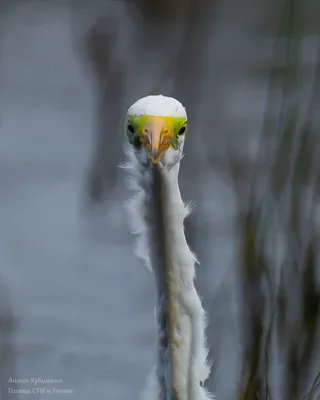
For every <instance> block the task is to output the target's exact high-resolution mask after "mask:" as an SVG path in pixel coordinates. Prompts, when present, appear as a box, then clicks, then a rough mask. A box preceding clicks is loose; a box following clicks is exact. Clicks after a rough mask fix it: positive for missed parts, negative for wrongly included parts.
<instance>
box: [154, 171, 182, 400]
mask: <svg viewBox="0 0 320 400" xmlns="http://www.w3.org/2000/svg"><path fill="white" fill-rule="evenodd" d="M166 173H170V172H168V171H167V170H164V169H163V168H162V167H161V166H160V165H159V164H154V165H152V188H151V191H152V203H153V206H154V211H155V214H154V222H155V223H154V232H150V233H151V236H152V238H151V240H152V243H153V248H154V251H153V254H154V260H152V261H151V262H152V264H153V270H154V274H155V278H156V285H157V295H158V302H159V301H160V302H161V307H160V308H159V311H158V323H159V325H160V330H161V331H162V332H164V333H165V338H164V340H162V342H161V343H159V346H160V347H162V349H159V351H160V352H161V353H162V354H164V353H166V354H169V360H167V361H168V362H169V366H170V376H171V379H170V382H165V384H166V392H167V397H166V398H170V399H172V400H179V399H178V396H177V394H175V393H177V388H176V387H175V383H176V382H178V379H176V377H175V376H176V374H177V373H178V370H179V366H178V362H179V359H178V356H177V354H176V351H177V349H178V347H179V343H178V339H177V333H178V332H179V330H180V328H179V311H178V302H177V301H176V300H177V295H178V293H179V287H178V286H179V284H180V280H179V276H177V275H176V274H177V271H176V269H175V266H174V264H173V261H174V260H172V257H171V254H170V246H169V243H168V237H169V235H168V229H170V226H169V224H168V222H169V221H168V216H169V213H168V209H167V208H166V207H168V190H169V188H168V184H167V183H168V182H167V181H166V179H165V174H166ZM172 173H173V172H172ZM163 362H164V363H166V361H165V360H163ZM163 380H164V381H165V377H163Z"/></svg>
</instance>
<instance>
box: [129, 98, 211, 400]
mask: <svg viewBox="0 0 320 400" xmlns="http://www.w3.org/2000/svg"><path fill="white" fill-rule="evenodd" d="M186 134H187V112H186V109H185V107H184V106H183V105H182V104H181V103H180V102H179V101H178V100H176V99H174V98H172V97H167V96H163V95H150V96H147V97H144V98H141V99H139V100H138V101H136V102H135V103H134V104H133V105H132V106H131V107H130V108H129V109H128V111H127V116H126V121H125V137H126V149H125V152H126V155H127V162H126V164H125V165H124V166H123V167H124V168H125V169H126V171H127V172H128V174H129V179H128V182H129V189H130V190H132V191H133V196H132V198H131V199H130V200H129V201H128V204H127V206H128V209H129V216H130V217H131V228H132V233H133V234H136V235H137V241H136V247H135V251H136V254H137V256H138V257H139V258H140V259H141V260H142V261H143V262H144V264H145V265H146V267H147V268H148V269H149V270H151V271H152V272H153V276H154V282H155V298H156V306H155V322H156V333H157V352H156V362H155V366H154V367H153V369H152V370H151V373H150V374H149V376H148V377H147V380H146V383H145V385H144V388H143V390H142V393H141V399H142V400H207V399H213V398H214V397H213V395H212V394H211V393H209V392H208V390H207V389H206V388H205V387H204V383H205V381H206V380H207V379H208V377H209V375H210V372H211V364H210V363H209V361H208V347H207V343H206V334H205V329H206V315H205V311H204V309H203V307H202V303H201V300H200V298H199V295H198V293H197V290H196V288H195V285H194V280H195V266H196V264H198V261H197V258H196V256H195V254H194V253H193V252H192V251H191V250H190V248H189V246H188V243H187V241H186V237H185V233H184V219H185V218H186V217H187V216H188V215H189V214H190V212H191V211H192V206H191V204H185V203H184V202H183V200H182V198H181V194H180V189H179V182H178V175H179V168H180V161H181V159H182V158H183V146H184V141H185V137H186Z"/></svg>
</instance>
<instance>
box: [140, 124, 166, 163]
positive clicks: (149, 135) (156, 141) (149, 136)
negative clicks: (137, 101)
mask: <svg viewBox="0 0 320 400" xmlns="http://www.w3.org/2000/svg"><path fill="white" fill-rule="evenodd" d="M170 143H171V131H170V129H169V128H168V126H167V124H166V121H165V120H164V119H163V118H161V117H149V118H148V120H147V122H146V123H145V125H144V127H143V137H142V144H143V146H144V147H145V149H146V150H147V152H148V154H149V156H150V159H151V161H152V162H153V163H154V164H157V163H158V162H159V160H160V158H161V156H162V155H163V154H164V153H165V152H166V151H167V150H168V148H169V147H170Z"/></svg>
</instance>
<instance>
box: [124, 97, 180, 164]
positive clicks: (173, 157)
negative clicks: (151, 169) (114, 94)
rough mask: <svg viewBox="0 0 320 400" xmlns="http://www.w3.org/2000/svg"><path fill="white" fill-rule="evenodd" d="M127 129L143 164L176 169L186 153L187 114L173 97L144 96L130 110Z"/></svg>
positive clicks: (136, 153)
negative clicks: (174, 166) (159, 164)
mask: <svg viewBox="0 0 320 400" xmlns="http://www.w3.org/2000/svg"><path fill="white" fill-rule="evenodd" d="M125 130H126V137H127V139H128V141H129V143H130V145H131V146H132V147H133V151H134V153H135V155H136V157H137V159H138V161H139V162H140V163H142V164H149V162H150V161H151V162H153V163H154V164H157V163H159V162H160V163H161V164H162V165H164V166H172V165H174V164H176V163H177V162H178V161H179V160H180V159H181V157H182V154H183V145H184V140H185V134H186V132H187V113H186V110H185V108H184V107H183V105H182V104H181V103H180V102H179V101H178V100H176V99H174V98H172V97H166V96H162V95H158V96H147V97H143V98H141V99H139V100H138V101H137V102H135V103H134V104H133V105H132V106H131V107H130V108H129V110H128V112H127V120H126V125H125Z"/></svg>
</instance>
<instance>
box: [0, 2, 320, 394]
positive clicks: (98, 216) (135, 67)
mask: <svg viewBox="0 0 320 400" xmlns="http://www.w3.org/2000/svg"><path fill="white" fill-rule="evenodd" d="M319 19H320V3H319V2H318V1H317V0H307V1H304V0H281V1H280V0H279V1H276V0H272V1H270V0H258V1H257V0H255V1H253V0H237V1H235V0H223V1H222V0H197V1H195V0H170V1H169V0H165V1H162V2H160V1H156V0H154V1H147V0H127V1H125V0H122V1H121V0H118V1H111V0H109V1H108V0H104V1H98V0H90V1H89V0H69V1H67V0H65V1H63V0H55V1H48V0H47V1H45V0H42V1H33V0H25V1H18V0H2V1H1V3H0V54H1V58H0V187H1V195H0V246H1V247H0V387H1V395H0V398H1V400H7V399H25V398H26V399H38V400H43V399H51V398H52V397H53V394H45V393H41V390H39V391H38V392H37V393H35V391H33V392H32V388H34V387H37V388H40V389H41V388H42V387H43V386H45V384H41V382H40V383H39V384H36V385H33V384H32V383H31V382H30V381H29V383H27V382H20V383H12V379H18V380H19V379H29V380H30V378H31V377H36V378H41V377H42V378H43V379H57V382H55V383H54V384H49V385H48V387H52V386H55V387H56V388H57V389H59V390H62V389H69V391H71V392H72V393H65V394H63V393H62V392H59V393H57V394H55V395H54V397H58V398H59V399H61V400H62V399H73V398H74V399H77V400H88V399H90V398H91V399H96V400H99V399H101V400H102V399H107V400H125V399H136V398H137V396H138V393H139V391H140V389H141V387H142V385H143V382H144V379H145V377H146V376H147V373H148V371H149V370H150V368H151V366H152V364H153V360H154V348H155V346H154V319H153V304H154V299H153V280H152V277H151V276H150V275H149V274H148V272H147V271H146V270H145V269H144V268H143V266H141V265H140V264H139V262H138V261H137V260H136V259H135V258H134V257H133V252H132V238H131V237H130V235H129V234H128V229H127V224H126V217H125V213H124V208H123V202H124V201H125V200H126V199H127V197H128V193H127V192H126V190H125V184H124V179H125V177H124V175H123V172H121V170H120V169H119V168H118V165H119V164H120V163H121V162H122V161H123V153H122V145H123V140H124V134H123V125H124V116H125V112H126V109H127V108H128V107H129V106H130V105H131V104H132V103H133V102H134V101H135V100H137V99H138V98H139V97H142V96H145V95H148V94H151V93H162V94H166V95H172V96H174V97H176V98H178V99H179V100H180V101H181V102H182V103H183V104H184V105H185V106H186V107H187V110H188V114H189V131H188V132H189V133H188V138H187V143H186V148H185V153H186V155H185V158H184V160H183V162H182V166H181V179H180V185H181V190H182V193H183V197H184V199H185V200H192V201H194V202H195V203H196V209H195V211H194V213H193V214H192V216H191V217H190V218H189V220H188V223H187V235H188V240H189V243H190V244H191V247H192V249H193V250H194V251H195V252H196V253H197V255H198V257H199V259H200V262H201V265H200V267H199V268H198V271H197V276H198V278H197V287H198V289H199V291H200V294H201V297H202V298H203V302H204V307H205V309H206V311H207V313H208V318H209V326H208V337H209V344H210V349H211V354H210V357H211V359H212V360H213V361H214V368H213V373H212V377H211V379H210V381H209V383H208V387H209V388H210V390H212V391H214V392H215V393H216V397H217V399H218V400H219V399H223V400H229V399H230V400H234V399H239V400H253V399H273V400H296V399H297V400H302V399H303V398H304V395H306V394H307V393H308V391H309V390H310V388H311V387H312V385H313V383H314V386H317V384H318V386H317V387H315V389H314V393H313V394H310V395H309V397H306V399H313V400H315V399H319V398H320V397H319V396H320V391H319V385H320V383H319V382H320V376H319V375H318V381H317V373H318V372H319V371H320V332H319V306H320V266H319V243H320V240H319V226H320V225H319V223H320V207H319V205H320V203H319V198H320V197H319V196H320V135H319V122H320V121H319V108H320V107H319V105H320V103H319V98H320V91H319V84H320V69H319V55H320V28H319ZM314 380H315V381H314ZM10 388H11V389H12V388H13V389H19V388H20V389H30V390H31V392H30V393H25V394H22V393H20V394H17V393H13V391H12V390H10ZM317 390H318V391H317ZM317 396H318V397H317Z"/></svg>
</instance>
